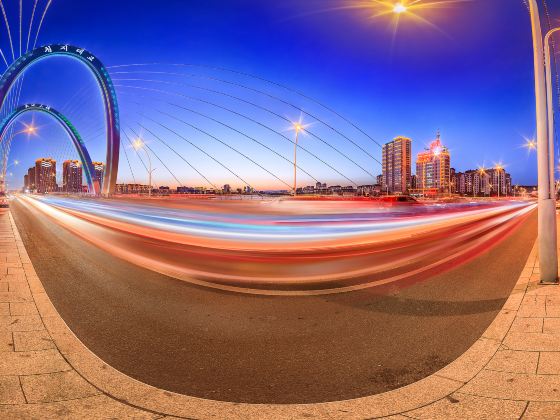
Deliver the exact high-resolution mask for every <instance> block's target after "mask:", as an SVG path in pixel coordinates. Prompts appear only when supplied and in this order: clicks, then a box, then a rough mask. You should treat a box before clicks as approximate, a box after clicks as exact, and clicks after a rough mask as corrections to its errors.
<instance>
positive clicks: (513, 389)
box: [461, 370, 560, 401]
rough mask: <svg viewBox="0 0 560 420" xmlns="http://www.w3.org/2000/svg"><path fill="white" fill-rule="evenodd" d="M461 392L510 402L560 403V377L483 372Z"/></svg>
mask: <svg viewBox="0 0 560 420" xmlns="http://www.w3.org/2000/svg"><path fill="white" fill-rule="evenodd" d="M461 392H462V393H465V394H471V395H478V396H481V397H489V398H499V399H509V400H520V401H560V376H556V375H534V374H521V373H508V372H496V371H492V370H483V371H482V372H480V373H479V374H478V375H477V376H476V377H475V378H474V379H473V380H472V381H470V382H469V383H468V384H466V385H465V386H464V387H463V388H461Z"/></svg>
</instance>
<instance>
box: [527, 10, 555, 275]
mask: <svg viewBox="0 0 560 420" xmlns="http://www.w3.org/2000/svg"><path fill="white" fill-rule="evenodd" d="M528 4H529V12H530V15H531V28H532V32H533V50H534V67H535V97H536V111H537V159H538V180H539V200H538V203H539V205H538V208H539V215H538V217H539V221H538V235H539V236H538V241H539V265H540V277H541V283H557V282H558V249H557V240H556V200H554V199H553V197H552V188H551V185H552V184H551V180H550V173H551V170H552V169H551V167H550V166H551V155H550V154H551V150H550V147H549V137H548V124H547V118H548V115H547V105H548V103H547V90H546V74H545V63H544V57H545V55H544V48H543V34H542V28H541V22H540V16H539V8H538V5H537V1H536V0H528ZM549 39H550V38H549ZM548 61H550V58H549V60H548Z"/></svg>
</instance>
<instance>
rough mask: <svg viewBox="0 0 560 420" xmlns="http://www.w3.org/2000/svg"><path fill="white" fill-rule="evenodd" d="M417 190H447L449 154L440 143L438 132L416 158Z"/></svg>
mask: <svg viewBox="0 0 560 420" xmlns="http://www.w3.org/2000/svg"><path fill="white" fill-rule="evenodd" d="M416 177H417V180H418V181H417V183H418V190H421V191H423V192H425V193H430V192H432V193H440V192H448V191H449V184H450V177H451V155H450V154H449V150H448V149H447V147H445V146H443V145H442V144H441V136H440V133H439V132H438V134H437V137H436V139H435V140H434V141H433V142H432V143H431V144H430V147H429V148H428V149H426V151H425V152H421V153H418V158H417V160H416Z"/></svg>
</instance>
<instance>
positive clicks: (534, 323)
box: [510, 318, 544, 333]
mask: <svg viewBox="0 0 560 420" xmlns="http://www.w3.org/2000/svg"><path fill="white" fill-rule="evenodd" d="M543 319H544V318H515V320H514V321H513V324H511V328H510V332H520V333H532V332H543Z"/></svg>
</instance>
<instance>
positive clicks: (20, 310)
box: [10, 302, 39, 316]
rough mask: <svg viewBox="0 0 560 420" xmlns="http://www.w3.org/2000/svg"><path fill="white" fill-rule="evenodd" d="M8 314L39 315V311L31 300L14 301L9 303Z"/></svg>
mask: <svg viewBox="0 0 560 420" xmlns="http://www.w3.org/2000/svg"><path fill="white" fill-rule="evenodd" d="M10 315H12V316H18V315H39V313H38V312H37V308H36V307H35V304H34V303H32V302H15V303H10Z"/></svg>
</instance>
